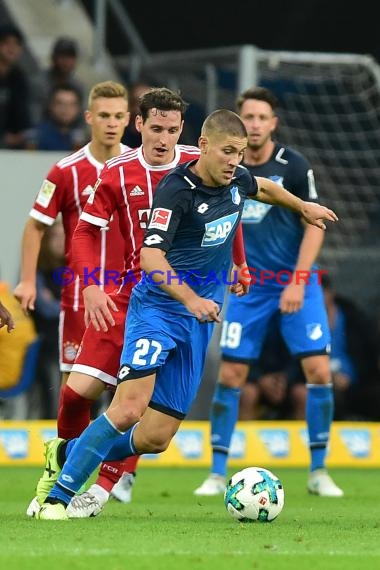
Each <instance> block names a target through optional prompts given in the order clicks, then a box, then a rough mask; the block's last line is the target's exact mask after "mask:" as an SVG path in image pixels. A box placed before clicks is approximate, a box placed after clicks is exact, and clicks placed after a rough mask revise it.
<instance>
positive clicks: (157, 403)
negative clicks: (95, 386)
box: [118, 293, 214, 419]
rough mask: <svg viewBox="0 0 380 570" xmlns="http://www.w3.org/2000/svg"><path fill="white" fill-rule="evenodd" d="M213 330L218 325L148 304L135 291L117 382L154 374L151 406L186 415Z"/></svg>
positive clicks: (194, 392)
mask: <svg viewBox="0 0 380 570" xmlns="http://www.w3.org/2000/svg"><path fill="white" fill-rule="evenodd" d="M213 328H214V323H200V322H199V321H197V319H196V318H195V317H191V316H184V315H177V314H173V313H169V312H166V311H163V310H162V309H158V308H156V307H153V306H151V305H148V304H146V305H145V304H143V303H141V301H140V300H137V299H136V297H135V296H134V294H133V293H132V296H131V300H130V303H129V308H128V315H127V321H126V328H125V334H124V346H123V351H122V355H121V359H120V369H119V374H118V384H120V382H123V381H126V380H129V379H136V378H141V377H143V376H148V375H150V374H153V373H154V372H156V382H155V387H154V391H153V395H152V399H151V401H150V403H149V406H150V407H151V408H153V409H157V410H158V411H160V412H163V413H166V414H168V415H171V416H174V417H176V418H178V419H183V418H184V417H185V416H186V414H187V413H188V411H189V409H190V407H191V405H192V403H193V401H194V399H195V397H196V395H197V392H198V388H199V385H200V383H201V380H202V375H203V368H204V363H205V359H206V352H207V347H208V344H209V342H210V339H211V335H212V332H213ZM124 367H126V368H124ZM123 370H124V371H123ZM125 371H127V373H126V374H125Z"/></svg>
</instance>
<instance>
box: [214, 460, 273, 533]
mask: <svg viewBox="0 0 380 570" xmlns="http://www.w3.org/2000/svg"><path fill="white" fill-rule="evenodd" d="M224 504H225V506H226V509H227V511H228V512H229V513H230V515H231V516H232V517H233V518H234V519H236V520H238V521H239V522H253V521H260V522H270V521H273V520H274V519H275V518H276V517H278V515H279V514H280V513H281V511H282V508H283V506H284V488H283V486H282V483H281V481H280V480H279V478H278V477H277V476H276V475H274V474H273V473H272V472H271V471H269V470H268V469H264V468H263V467H247V468H246V469H243V470H242V471H238V472H237V473H235V474H234V475H232V477H231V479H230V480H229V481H228V483H227V486H226V490H225V492H224Z"/></svg>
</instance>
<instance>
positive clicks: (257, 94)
mask: <svg viewBox="0 0 380 570" xmlns="http://www.w3.org/2000/svg"><path fill="white" fill-rule="evenodd" d="M248 99H256V100H257V101H265V102H266V103H268V105H270V106H271V108H272V111H274V112H275V111H276V109H277V107H278V99H277V97H276V96H275V94H274V93H273V92H272V91H270V90H269V89H267V88H266V87H250V88H249V89H247V90H246V91H243V93H241V94H240V95H239V96H238V98H237V99H236V108H237V110H238V112H239V113H240V111H241V108H242V106H243V103H244V102H245V101H247V100H248Z"/></svg>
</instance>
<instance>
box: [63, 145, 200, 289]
mask: <svg viewBox="0 0 380 570" xmlns="http://www.w3.org/2000/svg"><path fill="white" fill-rule="evenodd" d="M199 154H200V151H199V149H198V148H197V147H195V146H189V145H176V147H175V158H174V160H173V161H172V162H171V163H170V164H165V165H162V166H151V165H149V164H147V162H146V161H145V159H144V156H143V150H142V147H141V146H140V147H139V148H136V149H132V150H129V151H127V152H125V153H124V154H122V155H120V156H118V157H115V158H112V159H111V160H108V161H107V163H106V166H105V167H104V169H103V171H102V173H101V179H100V180H99V181H98V183H97V186H96V191H95V192H94V194H93V195H92V197H91V199H90V200H89V201H88V202H87V204H86V206H85V208H84V210H83V213H82V215H81V219H80V222H79V224H78V230H77V231H78V235H79V233H80V236H81V240H80V243H81V251H78V250H79V247H76V241H75V237H74V252H73V262H74V264H76V265H77V267H78V269H79V268H80V269H79V270H80V272H81V273H83V269H85V263H86V259H87V258H89V257H90V250H89V248H91V245H90V243H91V242H90V241H88V242H87V240H86V238H85V236H86V234H85V232H83V231H81V230H82V229H84V228H83V226H82V224H83V223H85V222H88V223H90V224H93V225H95V226H99V227H100V228H103V227H106V226H107V224H108V222H109V220H110V219H111V218H112V216H115V212H117V213H118V218H119V221H120V229H121V233H122V235H123V236H124V246H123V247H124V259H122V261H124V262H125V270H124V272H123V274H122V276H124V275H125V273H126V272H127V281H129V282H130V283H131V285H132V284H135V283H136V282H137V281H138V280H139V279H140V250H141V247H142V243H143V239H144V234H145V229H146V226H147V222H148V218H149V214H150V210H151V207H152V201H153V193H154V190H155V188H156V186H157V184H158V183H159V181H160V180H161V178H163V177H164V176H165V175H166V174H167V173H168V172H169V171H170V170H172V169H173V168H174V167H175V166H177V164H180V163H182V162H188V161H190V160H194V159H196V158H198V157H199ZM82 220H83V221H82ZM121 251H122V249H120V250H119V256H120V258H122V255H120V252H121ZM119 262H120V259H119ZM119 265H120V263H119V264H118V266H117V267H119ZM117 267H115V268H112V269H117ZM87 269H90V270H91V268H87ZM132 272H133V275H132ZM129 275H131V279H130V278H129V277H128V276H129ZM82 276H83V275H82ZM85 281H86V280H85ZM89 284H91V282H87V283H86V282H85V285H89Z"/></svg>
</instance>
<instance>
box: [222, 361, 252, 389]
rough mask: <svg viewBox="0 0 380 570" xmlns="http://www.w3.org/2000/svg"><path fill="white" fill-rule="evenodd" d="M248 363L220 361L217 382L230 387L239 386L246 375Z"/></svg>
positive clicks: (242, 383) (243, 381)
mask: <svg viewBox="0 0 380 570" xmlns="http://www.w3.org/2000/svg"><path fill="white" fill-rule="evenodd" d="M248 370H249V368H248V365H247V364H242V363H240V362H227V361H224V362H222V364H221V366H220V371H219V382H220V383H221V384H223V385H224V386H228V387H230V388H240V387H241V386H243V385H244V384H245V381H246V379H247V376H248Z"/></svg>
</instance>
